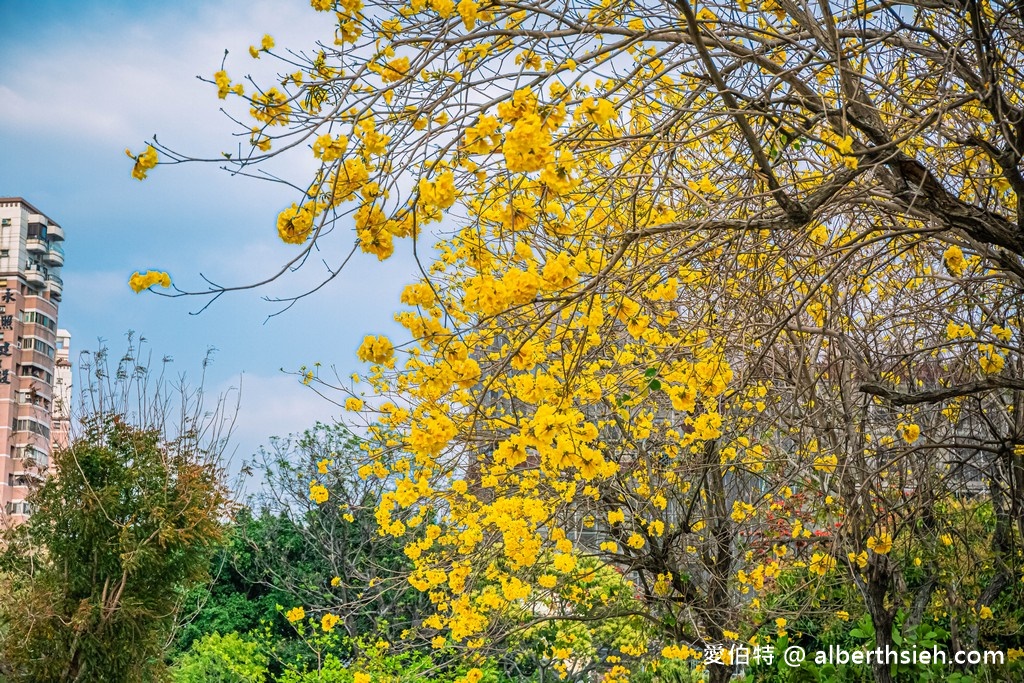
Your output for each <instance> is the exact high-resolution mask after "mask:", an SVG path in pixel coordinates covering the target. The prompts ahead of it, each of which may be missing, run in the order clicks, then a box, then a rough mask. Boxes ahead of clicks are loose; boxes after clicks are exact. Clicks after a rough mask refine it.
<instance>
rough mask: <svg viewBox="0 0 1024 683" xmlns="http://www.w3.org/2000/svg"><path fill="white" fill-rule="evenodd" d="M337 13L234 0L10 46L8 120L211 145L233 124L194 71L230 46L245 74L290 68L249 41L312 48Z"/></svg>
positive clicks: (213, 66)
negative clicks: (259, 55)
mask: <svg viewBox="0 0 1024 683" xmlns="http://www.w3.org/2000/svg"><path fill="white" fill-rule="evenodd" d="M329 18H330V15H323V14H319V15H318V14H316V13H314V12H313V11H312V10H311V9H310V8H309V7H308V6H303V4H301V3H281V2H273V1H272V0H263V1H262V2H258V1H257V2H241V1H240V0H231V1H229V2H220V3H216V4H211V5H209V6H206V7H203V8H201V9H200V10H199V11H198V12H192V11H190V10H189V9H188V8H186V7H185V6H181V7H175V6H173V5H172V6H169V7H164V8H162V9H161V10H159V11H154V12H147V13H145V15H144V16H143V17H133V16H116V17H115V18H114V19H113V20H109V19H108V20H106V21H103V22H102V23H96V24H95V25H91V26H89V27H87V28H84V29H82V30H76V31H71V30H63V31H58V32H57V36H54V37H59V39H57V40H50V41H48V42H47V45H46V49H45V50H40V49H39V45H38V43H37V42H36V41H24V42H21V43H16V44H15V45H14V46H13V47H12V46H11V45H8V47H7V50H6V52H7V54H6V55H5V59H4V62H5V64H4V66H3V67H0V74H2V75H3V77H4V80H5V81H6V83H5V85H3V86H0V101H3V102H4V106H3V107H2V108H0V121H2V122H3V123H4V124H5V125H6V126H9V127H11V128H13V129H16V130H20V131H22V132H30V133H45V134H46V135H49V136H57V137H61V138H66V137H88V138H91V139H93V140H98V141H107V142H111V143H116V144H121V145H123V144H125V142H126V141H131V140H136V141H138V140H142V139H145V138H148V137H150V136H151V135H152V134H153V133H154V132H157V133H162V134H163V135H161V137H162V138H163V137H167V138H168V140H170V139H171V138H173V137H176V136H181V139H182V140H183V141H187V142H188V144H197V145H198V149H204V150H205V149H208V147H206V146H203V143H212V142H218V143H223V142H224V141H225V140H227V136H228V135H229V134H230V132H232V131H233V130H234V128H233V124H231V123H230V122H229V121H228V120H227V119H226V118H225V117H224V116H223V115H222V114H220V113H219V112H218V108H219V106H220V105H222V104H224V103H223V102H221V101H220V100H218V99H217V97H216V91H215V89H214V88H213V86H211V85H209V84H206V83H202V82H200V81H198V80H197V79H196V78H195V76H196V75H197V74H202V75H204V76H205V77H207V78H209V77H211V75H212V73H213V72H214V71H216V70H217V69H218V68H219V67H220V63H221V58H222V56H223V54H224V50H225V49H228V50H230V51H231V56H230V58H229V65H228V68H229V71H230V72H231V73H233V74H235V75H237V77H238V78H241V77H242V76H244V75H245V74H246V73H249V72H254V73H256V74H261V75H262V76H270V75H273V74H274V73H275V72H276V71H277V70H278V69H279V68H283V67H280V66H279V64H278V63H277V62H276V61H275V60H272V59H269V58H267V57H266V56H264V58H263V59H262V60H260V61H259V62H254V61H253V60H252V59H250V57H249V56H248V54H247V47H248V45H249V44H251V43H254V42H258V41H259V38H260V37H261V36H262V35H263V33H265V32H269V33H272V34H273V35H274V36H275V38H276V39H277V41H278V45H280V46H282V47H284V46H286V45H289V44H294V45H295V46H296V47H299V48H302V47H306V46H312V45H313V43H314V41H315V40H316V39H317V38H321V37H323V34H324V31H325V30H327V31H330V28H329V24H327V23H326V22H327V21H329ZM328 35H329V34H328Z"/></svg>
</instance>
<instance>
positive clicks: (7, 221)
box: [0, 218, 11, 228]
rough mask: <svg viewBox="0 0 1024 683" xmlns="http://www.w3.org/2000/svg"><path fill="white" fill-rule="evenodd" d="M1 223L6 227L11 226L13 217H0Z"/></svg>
mask: <svg viewBox="0 0 1024 683" xmlns="http://www.w3.org/2000/svg"><path fill="white" fill-rule="evenodd" d="M0 225H2V226H3V227H5V228H9V227H11V219H10V218H0Z"/></svg>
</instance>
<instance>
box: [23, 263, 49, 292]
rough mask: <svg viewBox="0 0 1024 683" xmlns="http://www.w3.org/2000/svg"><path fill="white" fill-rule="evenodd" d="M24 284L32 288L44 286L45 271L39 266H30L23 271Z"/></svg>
mask: <svg viewBox="0 0 1024 683" xmlns="http://www.w3.org/2000/svg"><path fill="white" fill-rule="evenodd" d="M25 282H26V284H27V285H28V286H29V287H32V288H37V289H38V288H41V287H43V286H44V285H45V284H46V271H45V270H43V269H42V268H40V267H39V266H33V265H30V266H29V267H28V268H27V269H26V271H25Z"/></svg>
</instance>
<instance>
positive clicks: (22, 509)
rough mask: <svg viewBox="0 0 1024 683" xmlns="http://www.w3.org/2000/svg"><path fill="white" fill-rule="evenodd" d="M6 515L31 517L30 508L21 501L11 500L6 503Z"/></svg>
mask: <svg viewBox="0 0 1024 683" xmlns="http://www.w3.org/2000/svg"><path fill="white" fill-rule="evenodd" d="M7 514H9V515H31V514H32V506H31V505H29V504H28V503H26V502H25V501H23V500H13V501H10V502H8V503H7Z"/></svg>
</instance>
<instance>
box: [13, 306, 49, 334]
mask: <svg viewBox="0 0 1024 683" xmlns="http://www.w3.org/2000/svg"><path fill="white" fill-rule="evenodd" d="M21 319H22V320H23V321H24V322H25V323H28V324H34V325H42V326H43V327H45V328H46V329H48V330H52V331H53V332H56V331H57V323H55V322H54V321H53V319H52V318H50V317H48V316H46V315H43V314H42V313H40V312H39V311H23V312H22V315H21Z"/></svg>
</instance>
